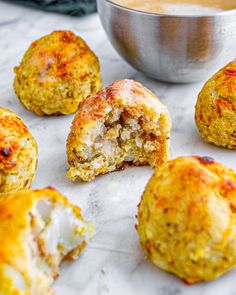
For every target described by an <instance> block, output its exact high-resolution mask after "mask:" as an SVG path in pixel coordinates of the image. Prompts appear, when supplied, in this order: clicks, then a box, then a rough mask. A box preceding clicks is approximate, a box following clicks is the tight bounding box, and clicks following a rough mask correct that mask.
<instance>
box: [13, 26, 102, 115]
mask: <svg viewBox="0 0 236 295" xmlns="http://www.w3.org/2000/svg"><path fill="white" fill-rule="evenodd" d="M15 73H16V76H15V80H14V88H15V93H16V95H17V96H18V97H19V99H20V101H21V102H22V103H23V105H24V106H25V107H26V108H27V109H29V110H31V111H33V112H34V113H36V114H37V115H44V114H45V115H57V114H65V115H66V114H70V113H74V112H75V111H76V110H77V108H78V105H79V103H80V102H81V101H83V100H84V99H85V98H86V97H87V96H89V95H91V94H95V93H96V92H97V91H99V90H100V89H101V86H102V83H101V76H100V66H99V61H98V59H97V57H96V55H95V54H94V53H93V52H92V51H91V50H90V48H89V47H88V46H87V44H86V43H85V42H84V40H82V39H81V38H80V37H78V36H76V35H75V34H73V33H72V32H69V31H55V32H52V33H51V34H49V35H46V36H44V37H42V38H40V39H38V40H37V41H35V42H33V43H32V44H31V45H30V47H29V49H28V50H27V51H26V53H25V55H24V57H23V59H22V61H21V63H20V65H19V66H18V67H15Z"/></svg>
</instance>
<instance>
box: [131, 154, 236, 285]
mask: <svg viewBox="0 0 236 295" xmlns="http://www.w3.org/2000/svg"><path fill="white" fill-rule="evenodd" d="M137 230H138V234H139V238H140V242H141V245H142V247H143V249H144V251H145V253H146V255H147V256H148V258H149V259H150V260H151V261H152V262H153V263H154V264H155V265H156V266H158V267H160V268H161V269H164V270H166V271H168V272H171V273H174V274H175V275H177V276H179V277H180V278H181V279H183V280H184V281H185V282H187V283H189V284H192V283H196V282H200V281H209V280H213V279H215V278H217V277H218V276H220V275H222V274H223V273H225V272H226V271H228V270H230V269H231V268H233V267H234V266H235V265H236V174H235V173H234V172H233V171H232V170H230V169H228V168H226V167H224V166H223V165H221V164H219V163H216V162H215V161H214V160H213V159H212V158H209V157H199V156H191V157H180V158H177V159H174V160H171V161H168V162H166V163H164V164H162V165H161V166H160V167H159V168H158V169H157V170H156V172H155V173H154V175H153V176H152V178H151V180H150V181H149V183H148V185H147V187H146V189H145V192H144V193H143V196H142V200H141V202H140V204H139V208H138V226H137Z"/></svg>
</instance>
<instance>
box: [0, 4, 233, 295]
mask: <svg viewBox="0 0 236 295" xmlns="http://www.w3.org/2000/svg"><path fill="white" fill-rule="evenodd" d="M55 29H69V30H72V31H73V32H75V33H77V34H79V35H81V36H82V37H83V38H84V39H85V40H86V41H87V42H88V44H89V45H90V47H91V48H92V49H93V50H94V51H95V52H96V54H97V55H98V56H99V58H100V61H101V67H102V75H103V81H104V85H107V84H109V83H111V82H112V81H114V80H116V79H120V78H125V77H126V78H133V79H135V80H138V81H140V82H141V83H143V84H144V85H145V86H147V87H149V88H150V89H151V90H152V91H154V92H155V93H156V94H157V95H158V96H159V97H160V98H161V99H162V101H163V102H164V103H165V104H166V105H167V107H168V109H169V111H170V113H171V117H172V122H173V129H172V136H171V139H172V153H173V157H175V156H178V155H189V154H200V155H208V156H212V157H214V158H215V159H217V160H219V161H221V162H223V163H224V164H226V165H228V166H230V167H232V168H236V161H235V160H236V153H235V152H233V151H228V150H224V149H220V148H217V147H214V146H211V145H208V144H206V143H204V142H203V141H202V140H201V138H200V137H199V134H198V132H197V130H196V127H195V124H194V118H193V114H194V104H195V101H196V97H197V93H198V92H199V90H200V88H201V86H202V84H203V82H202V83H198V84H191V85H170V84H164V83H160V82H156V81H153V80H150V79H148V78H146V77H144V76H143V75H142V74H140V73H137V72H136V71H135V70H133V69H132V68H131V67H130V66H128V65H127V64H126V63H125V62H124V61H123V60H122V59H121V58H120V57H119V56H118V54H117V53H116V52H115V51H114V49H113V48H112V47H111V45H110V44H109V42H108V40H107V38H106V36H105V33H104V31H103V29H102V27H101V24H100V22H99V19H98V16H97V15H96V14H95V15H92V16H88V17H84V18H71V17H68V16H61V15H56V14H49V13H43V12H41V11H36V10H31V9H27V8H23V7H20V6H14V5H11V4H8V3H6V2H0V40H1V41H0V52H1V54H0V105H1V106H4V107H7V108H10V109H11V110H13V111H14V112H16V113H17V114H19V115H20V116H21V117H22V118H23V120H24V121H25V123H26V124H27V125H28V126H29V127H30V130H31V131H32V133H33V135H34V136H35V138H36V139H37V141H38V144H39V166H38V170H37V174H36V179H35V181H34V183H33V188H38V187H45V186H48V185H51V186H54V187H56V188H57V189H58V190H60V191H61V192H62V193H64V194H65V195H67V196H68V197H69V198H70V200H71V201H72V202H74V203H75V204H78V205H79V206H80V207H81V208H82V210H83V213H84V215H85V216H86V217H87V218H88V219H90V220H91V221H92V222H93V223H94V224H95V228H96V235H95V237H94V238H93V240H92V241H91V243H90V244H89V246H88V248H87V249H86V250H85V252H84V253H83V254H82V256H81V258H80V259H79V260H78V261H76V262H74V263H70V264H69V265H63V267H62V271H61V275H60V277H59V278H58V280H57V282H56V283H55V285H54V288H55V291H56V292H57V294H58V295H75V294H80V295H105V294H111V295H132V294H135V295H222V294H224V295H235V294H236V280H235V277H236V271H231V272H230V273H229V274H227V275H225V276H224V277H222V278H220V279H218V280H217V281H215V282H212V283H208V284H197V285H194V286H187V285H185V284H183V283H182V282H181V281H180V280H178V279H177V278H175V277H174V276H172V275H170V274H167V273H165V272H162V271H160V270H158V269H157V268H156V267H154V266H153V265H152V264H151V263H150V262H148V261H147V260H145V258H144V255H143V252H142V250H141V248H140V246H139V242H138V237H137V233H136V231H135V229H134V225H135V223H136V219H135V214H136V213H137V204H138V203H139V201H140V196H141V194H142V192H143V190H144V187H145V185H146V183H147V181H148V179H149V178H150V176H151V174H152V172H153V171H152V170H151V169H150V168H148V167H146V168H130V169H127V170H125V171H122V172H117V173H112V174H110V175H105V176H102V177H98V178H97V179H96V180H95V181H93V182H91V183H88V184H79V183H72V182H71V181H69V180H67V179H66V177H65V173H66V170H67V163H66V154H65V141H66V137H67V134H68V132H69V128H70V123H71V121H72V118H73V115H71V116H67V117H63V116H61V117H52V118H45V117H42V118H41V117H37V116H36V115H34V114H33V113H31V112H29V111H27V110H26V109H24V108H23V107H22V105H21V104H20V103H19V101H18V99H17V98H16V97H15V95H14V92H13V88H12V81H13V66H14V65H16V64H17V63H18V62H19V61H20V59H21V57H22V55H23V53H24V51H25V50H26V48H27V47H28V45H29V44H30V43H31V42H32V41H33V40H35V39H37V38H38V37H40V36H42V35H45V34H47V33H49V32H51V31H52V30H55Z"/></svg>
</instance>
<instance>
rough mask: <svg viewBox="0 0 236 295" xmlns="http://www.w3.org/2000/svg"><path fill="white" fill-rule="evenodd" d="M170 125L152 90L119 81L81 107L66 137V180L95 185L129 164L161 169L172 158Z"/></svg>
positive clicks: (137, 84) (168, 118)
mask: <svg viewBox="0 0 236 295" xmlns="http://www.w3.org/2000/svg"><path fill="white" fill-rule="evenodd" d="M170 125H171V123H170V117H169V113H168V110H167V108H166V107H165V106H164V105H163V104H162V103H161V102H160V101H159V100H158V98H157V97H156V96H155V95H154V94H153V93H152V92H151V91H149V90H148V89H147V88H145V87H143V86H142V85H141V84H140V83H138V82H135V81H133V80H120V81H116V82H114V83H112V84H111V85H110V86H108V87H107V88H105V89H103V90H101V91H100V92H99V93H97V94H96V95H95V96H90V97H89V98H87V99H86V100H85V101H84V102H83V103H82V104H81V105H80V106H79V109H78V111H77V113H76V115H75V118H74V120H73V123H72V126H71V131H70V134H69V136H68V139H67V157H68V163H69V165H70V169H69V171H68V173H67V176H68V177H69V178H71V179H76V178H78V179H82V180H84V181H90V180H92V179H94V178H95V176H97V175H99V174H105V173H107V172H111V171H115V170H121V169H123V168H125V167H126V166H141V165H150V166H152V167H157V166H158V165H159V164H160V163H162V162H164V161H165V160H167V159H168V158H169V137H170Z"/></svg>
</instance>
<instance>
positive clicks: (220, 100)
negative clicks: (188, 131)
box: [195, 59, 236, 149]
mask: <svg viewBox="0 0 236 295" xmlns="http://www.w3.org/2000/svg"><path fill="white" fill-rule="evenodd" d="M195 119H196V124H197V127H198V129H199V131H200V134H201V136H202V138H203V139H204V140H205V141H207V142H209V143H213V144H215V145H218V146H222V147H226V148H229V149H236V59H235V60H233V61H232V62H230V63H229V64H228V65H226V66H225V67H224V68H223V69H221V70H220V71H219V72H218V73H216V74H215V75H214V76H213V77H211V79H209V80H208V81H207V82H206V84H205V85H204V87H203V88H202V90H201V92H200V93H199V95H198V100H197V104H196V113H195Z"/></svg>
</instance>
